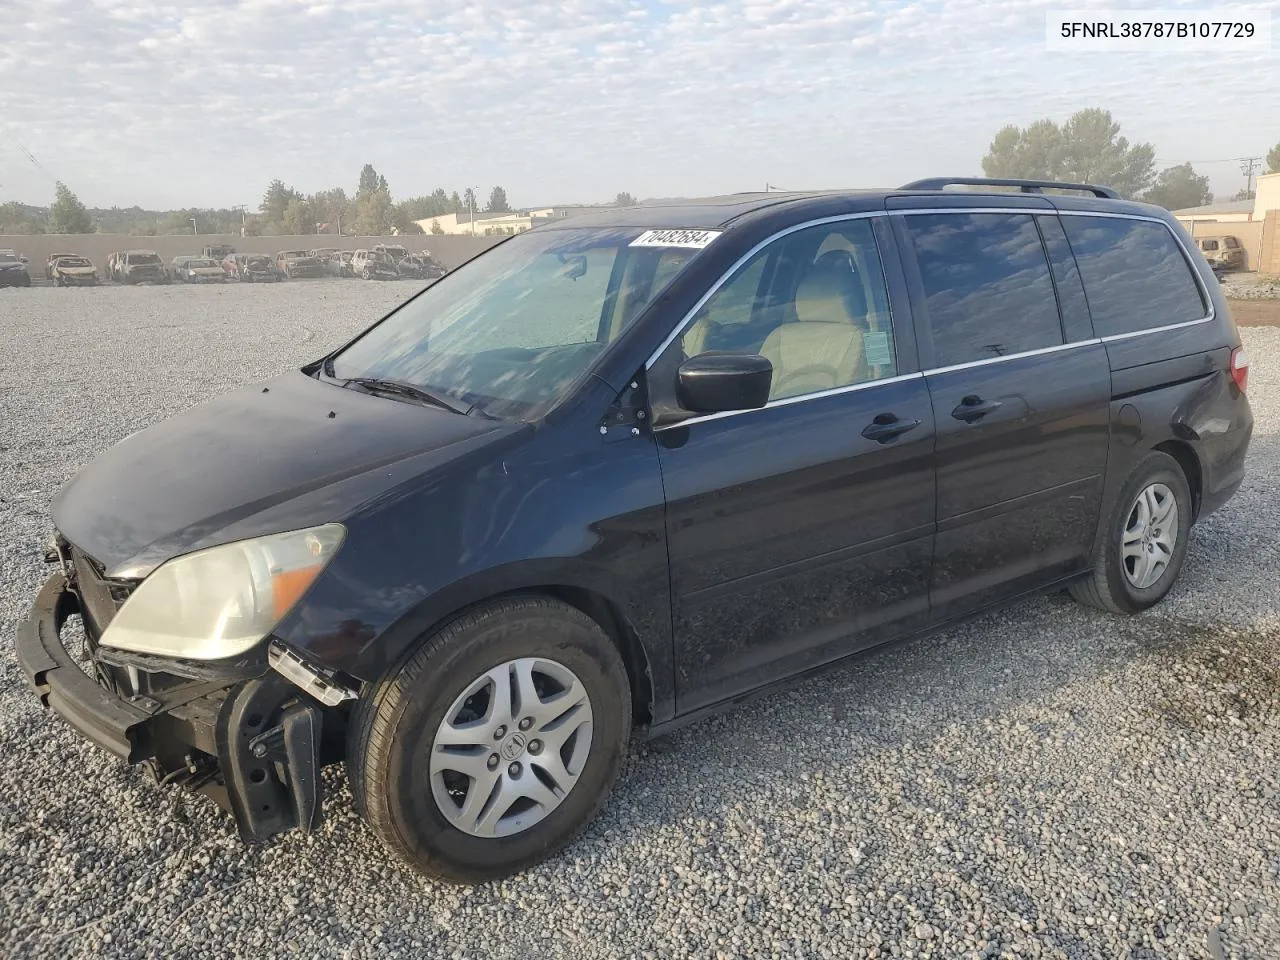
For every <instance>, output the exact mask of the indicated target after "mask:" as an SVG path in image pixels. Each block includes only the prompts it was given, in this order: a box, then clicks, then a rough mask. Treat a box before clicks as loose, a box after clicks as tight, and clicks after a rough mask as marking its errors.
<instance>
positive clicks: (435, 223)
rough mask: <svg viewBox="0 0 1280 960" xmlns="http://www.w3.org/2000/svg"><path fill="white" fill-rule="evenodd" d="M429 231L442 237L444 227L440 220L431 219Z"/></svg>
mask: <svg viewBox="0 0 1280 960" xmlns="http://www.w3.org/2000/svg"><path fill="white" fill-rule="evenodd" d="M431 232H432V233H433V234H434V235H435V236H437V237H443V236H444V227H442V226H440V221H439V220H432V221H431Z"/></svg>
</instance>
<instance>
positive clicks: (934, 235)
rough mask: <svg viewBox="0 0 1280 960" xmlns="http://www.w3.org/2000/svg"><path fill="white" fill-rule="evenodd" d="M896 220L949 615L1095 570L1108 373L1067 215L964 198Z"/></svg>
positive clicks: (944, 608)
mask: <svg viewBox="0 0 1280 960" xmlns="http://www.w3.org/2000/svg"><path fill="white" fill-rule="evenodd" d="M1037 220H1043V221H1044V222H1045V226H1044V227H1043V228H1042V226H1041V225H1040V224H1038V223H1037ZM895 222H896V224H897V227H898V236H899V239H900V242H901V245H902V248H903V256H904V260H905V261H906V265H907V275H908V280H909V283H910V285H911V288H912V302H913V313H914V315H915V318H916V322H917V327H916V330H917V339H918V340H919V344H920V353H921V364H922V366H923V367H924V368H925V381H926V383H927V385H928V389H929V395H930V398H931V402H932V405H933V416H934V422H935V424H936V430H937V453H936V462H937V471H938V474H937V484H938V487H937V497H938V499H937V513H938V535H937V547H936V553H935V558H934V564H933V575H932V582H931V585H930V598H931V602H932V605H933V608H934V609H933V614H934V616H935V617H936V618H939V619H944V618H947V617H949V616H954V615H958V614H962V613H965V612H968V611H970V610H974V609H977V608H979V607H982V606H985V605H987V604H989V603H993V602H996V601H998V600H1000V599H1002V598H1004V597H1008V596H1011V595H1014V594H1017V593H1020V592H1023V591H1026V590H1029V589H1032V588H1034V587H1037V586H1039V585H1042V584H1045V583H1048V582H1050V581H1053V580H1055V579H1058V578H1061V577H1063V576H1065V575H1068V574H1070V573H1072V572H1075V571H1077V570H1080V569H1082V568H1084V567H1085V566H1086V565H1087V563H1088V560H1089V555H1090V552H1091V550H1092V546H1093V538H1094V535H1095V531H1096V527H1097V522H1098V512H1099V503H1100V501H1101V493H1102V485H1103V475H1104V473H1105V469H1106V460H1107V442H1108V404H1109V400H1110V397H1111V389H1110V386H1111V383H1110V373H1109V370H1108V366H1107V357H1106V352H1105V351H1104V349H1103V347H1102V345H1101V344H1100V343H1099V342H1098V341H1097V340H1096V339H1094V338H1093V336H1092V332H1091V329H1090V328H1089V326H1088V320H1087V307H1086V306H1085V305H1084V302H1083V296H1082V294H1080V292H1079V278H1078V276H1076V275H1075V273H1074V272H1070V273H1068V268H1067V266H1066V261H1064V260H1062V255H1063V251H1062V248H1065V243H1062V242H1061V238H1060V232H1061V228H1060V227H1059V226H1058V224H1057V219H1056V217H1054V216H1052V215H1047V216H1046V215H1043V214H1042V215H1040V216H1039V217H1038V216H1037V215H1036V214H1035V213H1034V212H1033V211H1031V210H1023V211H1014V210H1010V211H1009V212H990V211H982V212H973V211H971V210H966V209H955V210H948V211H942V212H938V211H936V210H935V211H925V212H920V213H916V212H914V211H902V212H901V214H900V215H899V216H897V217H895ZM1042 229H1044V230H1045V232H1048V233H1049V234H1050V235H1051V236H1052V238H1053V242H1052V247H1053V248H1054V251H1055V259H1056V260H1057V261H1058V263H1057V265H1058V267H1059V269H1058V271H1057V275H1055V271H1054V270H1053V269H1052V268H1051V266H1050V256H1049V253H1048V251H1047V250H1046V244H1045V240H1044V239H1043V238H1042ZM1072 270H1073V268H1072ZM1060 297H1061V298H1062V300H1063V303H1064V306H1065V308H1066V310H1065V314H1066V316H1067V317H1068V318H1069V319H1070V323H1069V328H1070V329H1067V328H1066V327H1064V323H1063V320H1064V316H1063V314H1061V313H1060V311H1059V305H1058V301H1059V298H1060ZM1081 311H1084V312H1083V313H1081Z"/></svg>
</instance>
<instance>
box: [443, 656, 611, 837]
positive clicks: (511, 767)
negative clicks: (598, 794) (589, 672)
mask: <svg viewBox="0 0 1280 960" xmlns="http://www.w3.org/2000/svg"><path fill="white" fill-rule="evenodd" d="M591 734H592V714H591V698H590V697H589V696H588V695H587V690H586V687H585V686H583V684H582V681H581V680H579V679H578V677H577V676H576V675H575V674H574V673H573V671H572V670H570V669H569V668H568V667H565V666H563V665H562V664H559V663H557V662H555V661H554V660H548V659H546V658H543V657H524V658H521V659H519V660H509V661H507V662H506V663H503V664H501V665H500V666H496V667H494V668H493V669H491V670H488V671H486V672H485V673H484V674H482V675H481V676H479V677H477V678H476V679H474V680H473V681H471V683H469V684H468V685H467V687H466V688H465V689H464V690H463V691H462V693H461V694H459V695H458V697H457V698H456V699H455V700H454V701H453V703H452V704H451V705H450V706H449V709H448V710H446V711H445V715H444V718H443V719H442V720H441V721H440V725H439V727H438V728H437V729H436V734H435V737H434V738H433V739H432V744H431V762H430V767H429V769H430V777H431V793H432V796H433V797H434V798H435V802H436V805H437V807H439V809H440V812H441V813H442V814H443V815H444V816H445V818H446V819H447V820H448V821H449V822H450V823H452V824H453V825H454V826H455V827H457V828H458V829H459V830H462V831H463V832H464V833H468V834H471V835H472V836H477V837H506V836H511V835H512V834H515V833H520V832H521V831H523V830H527V829H529V828H530V827H532V826H534V825H535V824H537V823H540V822H541V821H542V820H543V819H545V818H546V817H547V816H548V815H549V814H550V813H551V812H552V811H553V810H555V809H556V807H558V806H559V805H560V803H561V802H562V801H563V800H564V798H565V797H566V796H568V794H569V791H570V790H572V789H573V787H574V784H576V783H577V782H578V778H579V777H580V776H581V774H582V770H583V768H584V767H585V766H586V762H587V757H588V756H589V754H590V753H591Z"/></svg>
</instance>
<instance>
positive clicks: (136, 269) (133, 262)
mask: <svg viewBox="0 0 1280 960" xmlns="http://www.w3.org/2000/svg"><path fill="white" fill-rule="evenodd" d="M107 276H108V278H109V279H111V280H114V281H116V282H117V283H127V284H134V283H168V282H169V272H168V271H167V270H166V269H165V266H164V261H163V260H161V259H160V255H159V254H158V253H156V252H155V251H154V250H120V251H117V252H116V253H113V254H111V256H109V257H108V258H107Z"/></svg>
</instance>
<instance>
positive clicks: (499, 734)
mask: <svg viewBox="0 0 1280 960" xmlns="http://www.w3.org/2000/svg"><path fill="white" fill-rule="evenodd" d="M506 735H507V728H506V727H499V728H498V729H497V730H495V731H493V739H495V740H501V739H502V738H503V737H505V736H506Z"/></svg>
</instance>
